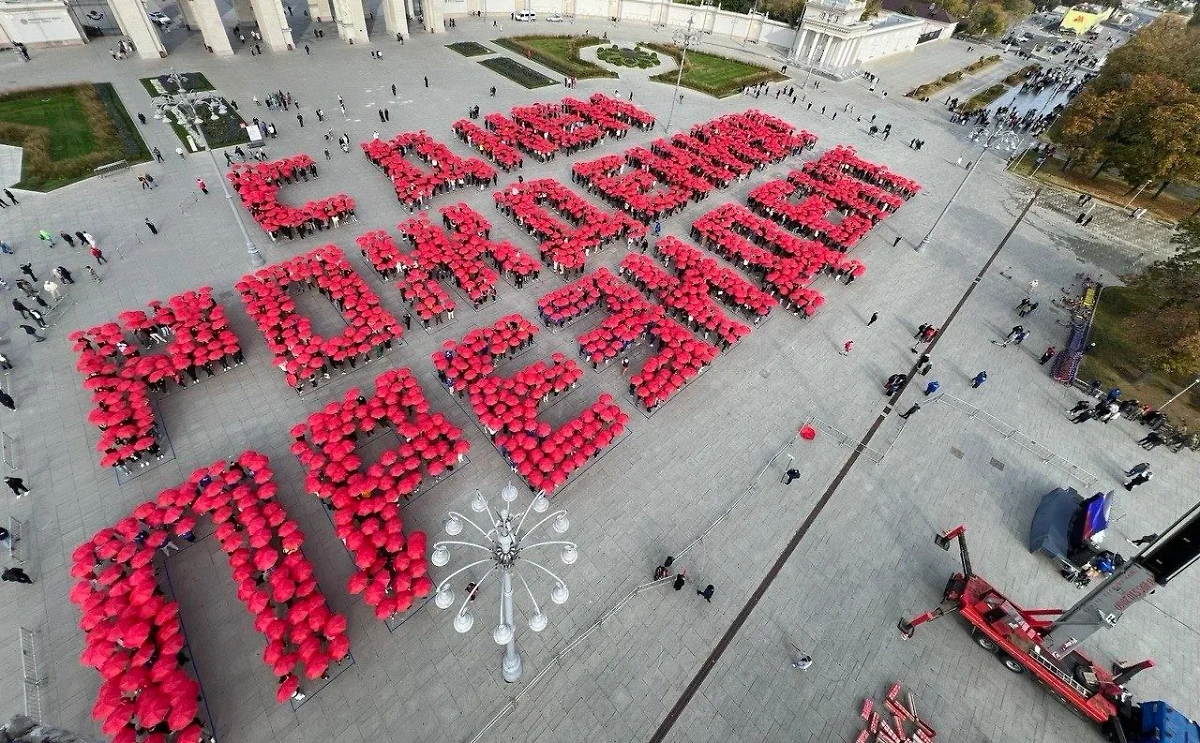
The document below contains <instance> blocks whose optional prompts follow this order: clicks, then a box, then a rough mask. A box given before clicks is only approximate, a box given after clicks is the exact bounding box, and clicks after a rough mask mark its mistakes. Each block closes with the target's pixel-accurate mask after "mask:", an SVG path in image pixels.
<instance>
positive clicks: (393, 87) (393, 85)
mask: <svg viewBox="0 0 1200 743" xmlns="http://www.w3.org/2000/svg"><path fill="white" fill-rule="evenodd" d="M395 95H396V83H392V96H393V97H395Z"/></svg>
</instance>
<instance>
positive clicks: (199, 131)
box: [168, 70, 266, 268]
mask: <svg viewBox="0 0 1200 743" xmlns="http://www.w3.org/2000/svg"><path fill="white" fill-rule="evenodd" d="M168 77H170V79H171V81H172V82H174V83H175V89H176V90H177V91H178V93H179V96H178V100H177V101H176V104H177V105H178V106H179V107H180V108H181V109H185V112H186V113H187V115H188V119H189V121H190V122H192V123H193V125H194V129H195V131H196V136H198V137H199V138H200V145H201V146H202V147H204V149H205V150H207V151H208V157H209V158H210V159H211V160H212V164H213V170H215V171H217V183H219V184H220V185H221V193H223V194H224V195H225V203H227V204H229V210H230V211H232V212H233V219H234V221H235V222H237V226H238V229H239V230H241V232H242V239H243V240H244V241H245V242H246V254H247V255H248V256H249V258H250V265H251V266H253V267H254V268H258V267H259V266H262V265H265V264H266V260H264V259H263V257H262V253H260V252H258V246H257V245H255V244H254V241H253V240H251V239H250V233H249V232H247V231H246V224H245V222H243V221H242V213H241V212H240V211H238V208H237V205H236V204H234V203H233V194H232V193H230V192H229V186H228V185H227V184H226V183H225V174H224V173H222V172H221V164H220V163H218V162H217V156H216V155H215V154H214V153H213V151H212V147H210V146H209V145H208V137H207V136H205V134H204V125H203V123H196V122H198V121H201V119H200V116H199V115H198V114H197V113H196V107H195V105H194V104H193V103H192V102H191V101H189V100H188V98H187V91H185V90H184V89H183V82H184V81H183V75H180V74H179V73H178V72H176V71H175V70H171V74H170V75H169V76H168ZM213 115H214V116H215V115H216V114H215V113H214V114H213Z"/></svg>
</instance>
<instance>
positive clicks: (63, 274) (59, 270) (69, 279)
mask: <svg viewBox="0 0 1200 743" xmlns="http://www.w3.org/2000/svg"><path fill="white" fill-rule="evenodd" d="M51 273H53V274H54V275H55V276H57V277H58V279H59V280H60V281H62V282H63V283H64V284H74V283H75V277H73V276H71V272H70V271H68V270H67V269H66V268H65V267H64V266H56V267H55V268H54V270H53V271H51Z"/></svg>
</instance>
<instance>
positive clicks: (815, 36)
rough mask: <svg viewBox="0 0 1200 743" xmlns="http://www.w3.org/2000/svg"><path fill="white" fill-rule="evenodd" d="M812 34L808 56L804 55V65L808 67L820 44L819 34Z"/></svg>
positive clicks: (814, 32) (815, 32)
mask: <svg viewBox="0 0 1200 743" xmlns="http://www.w3.org/2000/svg"><path fill="white" fill-rule="evenodd" d="M812 34H813V36H812V43H811V44H810V45H809V47H808V54H806V55H805V57H806V59H805V64H808V65H811V64H812V63H813V57H814V56H816V53H817V45H818V44H820V43H821V32H820V31H813V32H812Z"/></svg>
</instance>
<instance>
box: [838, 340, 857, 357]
mask: <svg viewBox="0 0 1200 743" xmlns="http://www.w3.org/2000/svg"><path fill="white" fill-rule="evenodd" d="M852 348H854V341H846V343H845V344H844V345H843V346H842V350H841V351H838V353H840V354H841V355H843V356H849V355H850V349H852Z"/></svg>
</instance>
